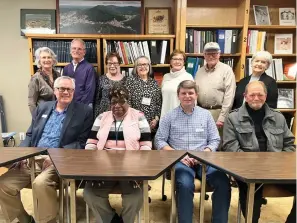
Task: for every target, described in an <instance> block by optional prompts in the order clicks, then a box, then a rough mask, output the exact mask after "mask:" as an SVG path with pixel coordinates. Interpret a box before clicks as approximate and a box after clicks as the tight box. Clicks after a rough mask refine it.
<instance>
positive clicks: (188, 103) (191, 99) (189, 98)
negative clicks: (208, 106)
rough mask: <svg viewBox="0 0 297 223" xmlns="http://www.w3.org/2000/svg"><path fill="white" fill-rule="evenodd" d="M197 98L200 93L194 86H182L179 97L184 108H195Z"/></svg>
mask: <svg viewBox="0 0 297 223" xmlns="http://www.w3.org/2000/svg"><path fill="white" fill-rule="evenodd" d="M197 98H198V94H197V93H196V91H195V89H194V88H191V89H187V88H180V90H179V93H178V99H179V100H180V104H181V106H182V107H183V108H189V107H191V108H194V107H195V104H196V101H197Z"/></svg>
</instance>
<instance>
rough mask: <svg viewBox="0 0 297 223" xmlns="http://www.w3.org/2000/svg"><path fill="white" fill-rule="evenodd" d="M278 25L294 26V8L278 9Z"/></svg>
mask: <svg viewBox="0 0 297 223" xmlns="http://www.w3.org/2000/svg"><path fill="white" fill-rule="evenodd" d="M279 25H281V26H295V25H296V13H295V8H279Z"/></svg>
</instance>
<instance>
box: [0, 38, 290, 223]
mask: <svg viewBox="0 0 297 223" xmlns="http://www.w3.org/2000/svg"><path fill="white" fill-rule="evenodd" d="M71 55H72V58H73V61H72V63H70V64H69V65H67V66H66V67H65V68H64V72H63V76H59V74H58V73H56V72H55V70H54V68H53V67H54V65H55V64H56V63H57V61H56V55H55V53H54V52H53V51H52V50H50V49H49V48H46V47H43V48H40V49H38V50H37V51H36V55H35V56H36V64H37V66H38V67H39V70H38V71H37V72H36V74H35V75H34V76H33V77H32V78H31V81H30V84H29V107H30V111H31V112H32V123H31V126H30V127H29V129H28V131H27V133H26V139H25V140H24V141H22V142H21V145H20V146H23V147H41V148H71V149H92V150H96V149H98V150H151V149H152V148H153V145H154V148H155V149H160V150H195V151H201V152H215V151H217V150H221V151H227V152H254V151H263V152H265V151H270V152H281V151H295V145H294V139H295V138H294V136H293V134H292V133H291V131H290V130H289V129H288V127H287V124H286V121H285V118H284V117H283V115H282V114H281V113H280V112H278V111H275V110H274V109H273V108H275V107H276V101H277V86H276V82H275V80H274V79H273V78H271V77H269V76H268V75H267V74H265V70H266V69H268V67H269V66H270V64H271V63H272V57H271V54H270V53H268V52H266V51H261V52H257V53H256V54H255V55H253V57H252V74H251V75H250V76H248V77H246V78H244V79H242V80H240V82H239V83H238V85H237V87H236V82H235V76H234V73H233V71H232V69H231V68H230V67H229V66H228V65H226V64H224V63H222V62H220V61H219V58H220V47H219V45H218V44H217V43H215V42H210V43H207V44H206V45H205V47H204V58H205V65H204V66H203V67H201V68H200V69H199V70H198V72H197V74H196V77H195V80H194V79H193V77H192V75H190V74H189V73H187V72H186V70H185V68H184V65H185V60H186V56H185V53H184V52H183V51H180V50H174V51H173V52H172V54H171V55H170V58H169V59H170V67H171V69H170V73H167V74H165V75H164V77H163V81H162V84H161V87H159V86H158V85H157V83H156V81H155V80H154V79H153V77H152V66H151V63H150V60H149V59H148V58H147V57H145V56H141V57H139V58H138V59H137V60H136V61H135V63H134V69H133V71H132V75H131V76H129V77H125V76H123V75H122V73H121V72H120V57H119V55H118V54H117V53H115V52H112V53H109V54H107V56H106V58H105V64H106V66H107V73H106V74H105V75H101V76H100V77H99V78H97V77H96V75H95V71H94V68H93V67H92V65H91V64H89V63H88V62H87V61H85V60H84V55H85V45H84V42H83V41H82V40H80V39H74V40H73V41H72V43H71ZM96 81H97V82H96ZM268 86H269V87H268ZM232 108H233V109H234V110H232ZM231 110H232V111H231ZM153 138H154V143H152V139H153ZM36 169H37V171H38V173H39V175H38V176H37V177H36V179H35V180H34V182H33V183H32V189H33V190H32V192H33V193H34V195H35V198H36V199H37V203H38V205H37V212H36V213H35V216H34V218H33V217H32V216H30V215H28V213H27V212H26V211H25V209H24V207H23V204H22V202H21V199H20V190H21V189H22V188H24V187H26V186H28V185H30V167H29V163H28V162H27V161H26V160H24V161H20V162H18V163H15V164H14V165H12V166H11V167H9V170H8V171H7V172H6V173H5V174H3V175H2V176H0V206H1V209H2V212H3V214H4V217H5V219H6V221H7V222H11V221H13V220H14V219H15V218H18V220H19V222H20V223H29V222H38V223H53V222H56V215H57V212H58V208H57V207H58V206H57V204H56V202H57V200H56V188H57V185H58V181H59V178H58V175H57V173H56V171H55V169H54V166H53V164H52V163H51V161H50V159H49V157H48V156H47V155H40V156H37V157H36ZM175 172H176V179H175V180H176V197H177V210H178V221H179V222H183V223H188V222H189V223H190V222H192V216H193V197H194V179H195V178H200V177H201V166H200V164H199V162H198V161H197V160H195V159H193V158H190V157H188V156H186V157H184V158H183V159H182V160H181V161H180V162H178V163H177V164H176V165H175ZM206 181H207V184H208V185H209V186H210V187H212V188H213V189H214V192H213V194H212V201H213V202H212V222H213V223H227V222H228V212H229V207H230V200H231V186H230V180H229V178H228V177H227V175H226V174H225V173H223V172H221V171H218V170H216V169H215V168H212V167H208V168H207V175H206ZM236 181H237V184H238V186H239V194H240V202H241V207H242V210H243V214H244V215H245V206H246V203H245V202H246V196H247V185H246V184H245V183H244V182H242V181H240V180H238V179H236ZM257 187H259V189H258V190H257V192H256V193H255V205H254V214H253V223H256V222H258V220H259V218H260V209H261V204H262V202H261V199H262V189H261V186H260V185H257ZM283 187H284V188H285V189H286V190H289V191H292V192H295V191H296V189H295V185H293V186H289V185H283ZM114 188H118V189H119V190H121V192H122V199H123V210H122V212H121V214H120V215H118V214H117V213H116V212H115V210H114V209H113V208H112V207H111V205H110V203H109V200H108V197H109V193H111V192H112V191H113V190H114ZM84 199H85V201H86V203H87V204H88V206H89V207H90V208H91V210H92V212H93V213H94V215H95V218H96V222H99V223H109V222H112V223H117V222H125V223H132V222H134V219H135V217H136V215H137V213H138V212H139V210H140V208H141V206H142V203H143V202H142V201H143V200H142V199H143V197H142V191H141V185H139V184H138V183H137V182H131V181H90V182H87V183H86V186H85V188H84ZM286 222H287V223H292V222H296V203H295V200H294V205H293V208H292V211H291V213H290V215H289V216H288V218H287V221H286Z"/></svg>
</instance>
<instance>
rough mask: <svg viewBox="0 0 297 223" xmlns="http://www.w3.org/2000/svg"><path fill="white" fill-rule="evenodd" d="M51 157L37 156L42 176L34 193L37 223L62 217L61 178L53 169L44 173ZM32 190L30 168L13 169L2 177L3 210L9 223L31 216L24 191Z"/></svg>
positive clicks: (39, 177)
mask: <svg viewBox="0 0 297 223" xmlns="http://www.w3.org/2000/svg"><path fill="white" fill-rule="evenodd" d="M46 157H47V156H44V155H43V156H37V157H36V158H35V160H36V172H37V173H40V174H39V175H38V176H37V177H36V178H35V180H34V181H33V184H32V193H34V195H35V197H36V199H37V210H36V213H35V216H34V219H35V222H38V223H46V222H49V221H50V220H52V219H55V218H56V216H57V213H58V206H59V205H58V202H57V192H56V188H57V187H58V181H59V177H58V175H57V173H56V170H55V168H54V166H53V165H51V166H49V167H48V168H47V169H45V170H44V171H42V172H41V169H42V165H43V161H44V160H45V158H46ZM30 186H31V176H30V168H29V167H28V165H22V166H21V167H13V168H11V169H9V170H8V171H7V172H6V173H5V174H3V175H2V176H0V206H1V209H2V212H3V215H4V218H5V220H6V222H7V223H10V222H12V221H13V220H14V219H15V218H17V217H19V216H22V215H27V213H26V211H25V209H24V206H23V204H22V202H21V197H20V190H21V189H23V188H25V187H30Z"/></svg>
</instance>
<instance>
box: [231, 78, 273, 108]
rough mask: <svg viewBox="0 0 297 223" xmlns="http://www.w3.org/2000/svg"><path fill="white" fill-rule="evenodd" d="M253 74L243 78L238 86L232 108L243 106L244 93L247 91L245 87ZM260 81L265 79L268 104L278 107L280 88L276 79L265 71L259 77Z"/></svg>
mask: <svg viewBox="0 0 297 223" xmlns="http://www.w3.org/2000/svg"><path fill="white" fill-rule="evenodd" d="M250 79H251V76H248V77H245V78H243V79H241V80H240V81H239V82H238V84H237V87H236V91H235V97H234V102H233V107H232V109H236V108H239V107H241V105H242V103H243V98H244V97H243V93H244V91H245V87H246V86H247V84H248V83H249V82H250ZM259 81H263V82H264V84H265V85H266V88H267V99H266V104H268V106H269V107H271V108H276V107H277V98H278V90H277V84H276V81H275V79H273V78H272V77H270V76H268V75H267V74H266V73H263V74H262V75H261V77H260V79H259Z"/></svg>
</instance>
